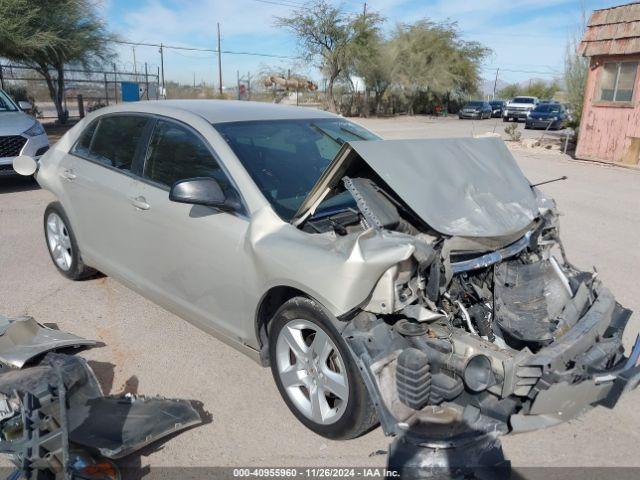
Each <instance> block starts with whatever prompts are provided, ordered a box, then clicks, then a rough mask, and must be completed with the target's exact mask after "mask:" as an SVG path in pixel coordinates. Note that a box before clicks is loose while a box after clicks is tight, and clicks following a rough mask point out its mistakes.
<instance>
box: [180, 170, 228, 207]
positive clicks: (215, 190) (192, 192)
mask: <svg viewBox="0 0 640 480" xmlns="http://www.w3.org/2000/svg"><path fill="white" fill-rule="evenodd" d="M169 200H171V201H172V202H178V203H189V204H192V205H205V206H207V207H215V208H218V209H220V210H237V209H238V208H239V206H240V203H239V202H238V201H236V200H235V199H233V198H227V196H226V195H225V194H224V192H223V191H222V188H221V187H220V184H219V183H218V181H217V180H216V179H215V178H210V177H202V178H188V179H186V180H179V181H177V182H176V183H174V184H173V187H171V191H170V192H169Z"/></svg>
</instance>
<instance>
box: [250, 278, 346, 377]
mask: <svg viewBox="0 0 640 480" xmlns="http://www.w3.org/2000/svg"><path fill="white" fill-rule="evenodd" d="M294 297H304V298H308V299H310V300H313V301H314V302H316V303H317V304H318V305H319V306H320V307H322V308H323V309H325V310H326V311H327V313H329V314H330V315H331V316H332V317H333V315H332V314H331V312H330V311H329V309H327V307H326V305H324V304H323V302H322V301H320V300H318V298H316V297H315V296H314V295H312V294H310V293H308V292H305V291H303V290H301V289H300V288H296V287H292V286H290V285H276V286H273V287H271V288H269V290H267V291H266V292H265V293H264V295H262V298H261V299H260V301H259V302H258V307H257V308H256V314H255V333H256V338H257V339H258V348H259V352H260V363H261V364H262V366H264V367H267V366H269V330H268V327H269V322H270V321H271V319H272V318H273V315H274V314H275V313H276V311H277V310H278V309H279V308H280V307H281V306H282V305H283V304H284V303H286V302H287V301H289V300H291V299H292V298H294Z"/></svg>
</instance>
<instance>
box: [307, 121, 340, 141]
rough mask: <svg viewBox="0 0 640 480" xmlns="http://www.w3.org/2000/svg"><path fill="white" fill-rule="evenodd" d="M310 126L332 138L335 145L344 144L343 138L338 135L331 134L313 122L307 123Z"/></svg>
mask: <svg viewBox="0 0 640 480" xmlns="http://www.w3.org/2000/svg"><path fill="white" fill-rule="evenodd" d="M309 125H310V126H311V128H314V129H316V130H317V131H319V132H320V133H322V134H323V135H324V136H325V137H327V138H329V139H331V140H333V141H334V142H335V143H336V144H337V145H339V146H340V147H341V146H342V145H344V140H343V139H342V138H340V137H334V136H333V135H331V134H330V133H329V132H327V131H326V130H325V129H324V128H322V127H319V126H318V125H316V124H315V123H310V124H309Z"/></svg>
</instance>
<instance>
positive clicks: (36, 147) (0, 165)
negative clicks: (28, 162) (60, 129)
mask: <svg viewBox="0 0 640 480" xmlns="http://www.w3.org/2000/svg"><path fill="white" fill-rule="evenodd" d="M19 104H20V105H16V103H15V102H14V101H13V100H12V99H11V97H9V95H8V94H7V93H6V92H4V91H3V90H0V175H2V174H3V173H4V174H7V173H14V172H13V166H12V165H13V159H14V158H15V157H17V156H19V155H27V156H29V157H32V158H36V159H38V158H40V156H41V155H43V154H44V153H45V152H46V151H47V150H48V149H49V139H48V138H47V134H46V133H45V131H44V128H43V127H42V125H40V122H38V121H37V120H36V119H35V118H33V117H32V116H31V115H27V114H26V113H25V112H24V111H23V110H29V109H30V108H31V105H30V104H29V103H28V102H19Z"/></svg>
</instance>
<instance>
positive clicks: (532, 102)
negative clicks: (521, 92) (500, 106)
mask: <svg viewBox="0 0 640 480" xmlns="http://www.w3.org/2000/svg"><path fill="white" fill-rule="evenodd" d="M537 104H538V99H537V98H536V97H524V96H520V97H515V98H514V99H513V100H511V101H509V102H507V107H506V108H505V110H504V113H503V114H502V120H503V121H504V122H508V121H510V120H511V119H513V120H515V121H516V122H517V121H518V120H525V119H526V118H527V116H528V115H529V112H531V110H533V109H534V108H536V105H537Z"/></svg>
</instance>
